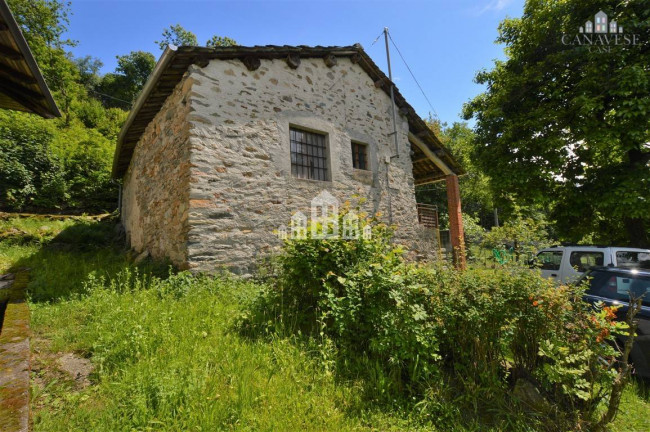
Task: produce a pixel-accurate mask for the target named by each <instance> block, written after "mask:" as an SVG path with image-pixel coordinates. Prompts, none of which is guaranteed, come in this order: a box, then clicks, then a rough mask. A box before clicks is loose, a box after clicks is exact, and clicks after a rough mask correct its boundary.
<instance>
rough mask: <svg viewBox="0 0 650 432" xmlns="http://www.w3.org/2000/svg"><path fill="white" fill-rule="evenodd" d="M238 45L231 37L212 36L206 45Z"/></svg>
mask: <svg viewBox="0 0 650 432" xmlns="http://www.w3.org/2000/svg"><path fill="white" fill-rule="evenodd" d="M235 45H237V42H235V40H234V39H230V38H229V37H227V36H226V37H222V36H217V35H214V36H212V37H211V38H210V39H209V40H208V41H207V42H206V43H205V46H207V47H213V48H214V47H226V46H235Z"/></svg>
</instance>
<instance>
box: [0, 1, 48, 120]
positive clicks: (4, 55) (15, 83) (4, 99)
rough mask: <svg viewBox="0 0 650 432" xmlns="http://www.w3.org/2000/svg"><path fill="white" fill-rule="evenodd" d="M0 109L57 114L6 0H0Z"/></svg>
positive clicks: (42, 114) (46, 116)
mask: <svg viewBox="0 0 650 432" xmlns="http://www.w3.org/2000/svg"><path fill="white" fill-rule="evenodd" d="M0 108H6V109H13V110H18V111H27V112H30V113H34V114H38V115H40V116H42V117H45V118H52V117H60V116H61V113H60V112H59V109H58V108H57V106H56V104H55V103H54V99H53V98H52V94H51V93H50V90H49V89H48V88H47V84H45V80H44V79H43V75H41V71H40V70H39V69H38V65H37V64H36V61H35V60H34V56H33V55H32V52H31V51H30V49H29V46H28V45H27V42H26V41H25V37H24V36H23V33H22V32H21V31H20V28H19V27H18V24H17V23H16V20H15V19H14V17H13V15H12V14H11V11H10V10H9V6H7V2H6V0H0Z"/></svg>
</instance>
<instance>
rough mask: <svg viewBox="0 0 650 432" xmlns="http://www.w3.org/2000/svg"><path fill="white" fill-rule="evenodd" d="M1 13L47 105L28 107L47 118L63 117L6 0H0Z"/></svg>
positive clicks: (34, 104)
mask: <svg viewBox="0 0 650 432" xmlns="http://www.w3.org/2000/svg"><path fill="white" fill-rule="evenodd" d="M0 14H1V15H2V18H3V20H4V21H5V23H6V24H7V27H8V30H9V32H10V33H11V35H12V36H13V38H14V42H15V43H16V45H17V46H18V49H19V50H20V52H21V54H22V57H23V60H24V61H25V63H27V66H28V68H29V70H30V72H31V74H32V76H33V78H34V79H35V80H36V84H37V85H38V88H39V90H40V92H41V94H42V96H43V97H44V99H45V103H46V106H41V105H40V104H38V103H30V104H29V105H31V106H30V107H29V108H28V109H30V110H31V111H33V112H34V113H35V114H38V115H40V116H42V117H45V118H54V117H61V111H59V108H58V107H57V106H56V102H55V101H54V98H53V97H52V93H51V92H50V89H49V88H48V86H47V83H46V82H45V79H44V78H43V74H42V73H41V70H40V69H39V67H38V64H36V60H35V59H34V55H33V54H32V51H31V49H30V48H29V45H27V41H26V40H25V36H23V32H22V31H21V30H20V27H19V26H18V23H17V22H16V19H15V18H14V16H13V14H12V13H11V10H10V9H9V5H7V2H6V0H0ZM30 102H32V101H30ZM26 108H27V107H26Z"/></svg>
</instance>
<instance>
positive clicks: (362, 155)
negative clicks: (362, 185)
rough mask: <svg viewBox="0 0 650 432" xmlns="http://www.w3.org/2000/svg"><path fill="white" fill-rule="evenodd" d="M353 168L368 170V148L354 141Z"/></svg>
mask: <svg viewBox="0 0 650 432" xmlns="http://www.w3.org/2000/svg"><path fill="white" fill-rule="evenodd" d="M352 166H353V167H354V168H356V169H362V170H368V169H370V168H369V167H368V146H367V145H366V144H361V143H358V142H354V141H352Z"/></svg>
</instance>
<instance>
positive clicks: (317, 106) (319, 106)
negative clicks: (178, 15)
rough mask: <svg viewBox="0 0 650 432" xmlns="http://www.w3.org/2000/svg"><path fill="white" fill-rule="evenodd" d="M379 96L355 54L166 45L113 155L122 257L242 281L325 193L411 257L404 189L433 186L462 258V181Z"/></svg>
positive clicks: (401, 108)
mask: <svg viewBox="0 0 650 432" xmlns="http://www.w3.org/2000/svg"><path fill="white" fill-rule="evenodd" d="M391 86H393V84H392V83H391V82H390V81H389V79H388V78H387V77H386V76H385V75H384V73H383V72H382V71H381V70H380V69H379V68H378V67H377V65H375V63H374V62H373V61H372V60H371V59H370V57H369V56H368V55H367V54H366V53H365V52H364V51H363V49H362V48H361V46H360V45H354V46H348V47H306V46H297V47H290V46H257V47H241V46H235V47H219V48H203V47H173V46H170V47H168V48H167V49H166V51H165V52H164V53H163V55H162V57H161V58H160V60H159V61H158V63H157V65H156V67H155V69H154V71H153V73H152V74H151V76H150V77H149V80H148V81H147V83H146V84H145V87H144V89H143V91H142V93H141V94H140V96H139V97H138V99H137V100H136V102H135V104H134V107H133V109H132V110H131V112H130V114H129V116H128V118H127V120H126V122H125V124H124V127H123V128H122V130H121V133H120V135H119V139H118V144H117V148H116V151H115V159H114V164H113V177H114V178H116V179H121V180H122V184H123V186H122V193H121V204H120V207H121V209H120V210H121V218H122V223H123V225H124V227H125V230H126V233H127V238H128V241H129V242H130V244H131V246H132V248H133V249H135V250H136V251H138V252H140V251H148V252H149V253H150V254H151V255H152V256H153V257H154V258H168V259H170V260H171V261H172V262H173V263H174V264H176V265H178V266H180V267H181V268H189V269H192V270H194V271H211V270H214V269H217V268H220V267H225V268H228V269H230V270H233V271H235V272H238V273H247V272H249V270H250V269H251V268H253V267H254V266H255V264H256V263H257V262H258V260H259V259H260V258H261V257H263V256H265V255H266V254H268V253H269V252H270V251H271V249H272V248H273V247H274V246H277V245H279V244H280V241H279V239H278V238H277V237H276V235H274V230H277V228H278V227H280V226H282V225H283V224H287V223H288V222H289V219H290V217H291V215H292V214H293V213H294V212H296V211H304V210H305V209H307V208H309V204H310V201H311V200H312V198H314V197H315V196H316V195H318V194H319V193H321V192H322V191H324V190H326V191H328V192H329V193H331V194H332V195H333V196H335V197H336V198H337V199H339V200H340V201H341V202H343V201H346V200H352V201H353V200H354V198H353V197H354V196H360V197H364V198H366V199H367V201H366V203H365V204H364V206H365V208H366V209H367V210H368V211H369V212H371V213H376V212H381V213H382V214H383V217H384V218H386V220H387V221H389V222H392V223H394V224H396V225H397V226H398V229H397V233H396V237H397V240H398V241H400V242H402V243H405V244H406V245H413V244H415V243H416V241H417V240H418V238H419V237H420V236H421V233H420V232H419V231H418V229H419V226H420V224H419V221H425V220H426V219H427V217H425V216H423V214H420V215H419V214H418V205H417V203H416V199H415V186H417V185H422V184H427V183H432V182H437V181H446V182H447V189H448V201H449V203H450V206H449V208H450V209H451V211H450V219H451V221H452V223H451V230H452V241H453V239H457V240H458V241H456V242H455V245H456V246H457V247H461V246H462V242H459V240H460V238H462V222H461V219H460V198H459V194H458V178H457V175H459V174H462V170H461V168H460V167H459V166H458V164H457V163H456V161H455V160H454V159H453V158H452V157H451V155H450V154H449V152H448V151H447V150H446V149H445V148H444V147H443V145H442V144H441V143H440V141H439V139H438V138H437V137H436V135H435V134H434V133H433V132H431V131H430V130H429V128H427V126H426V124H425V122H424V121H423V120H422V119H421V118H420V117H418V115H417V114H416V113H415V111H414V109H413V108H412V107H411V106H410V105H409V104H408V103H407V102H406V101H405V100H404V98H403V97H402V96H401V94H400V93H399V92H398V91H397V89H395V90H394V97H395V104H396V109H395V116H394V117H395V120H396V121H395V123H394V117H393V104H392V100H391V96H390V93H391ZM394 130H396V133H394V132H393V131H394ZM459 256H460V255H459ZM458 264H459V265H462V261H461V260H460V259H459V261H458Z"/></svg>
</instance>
